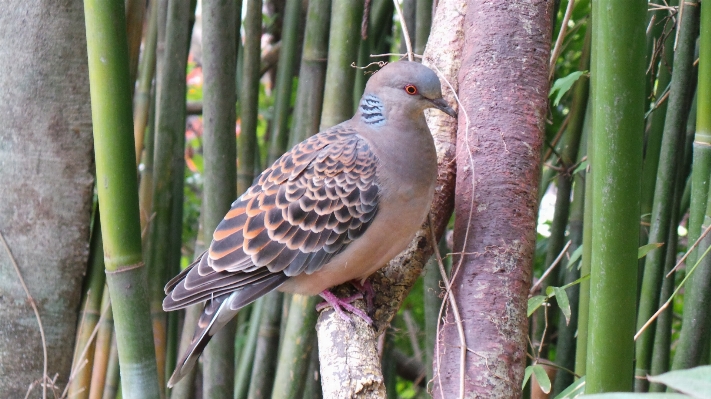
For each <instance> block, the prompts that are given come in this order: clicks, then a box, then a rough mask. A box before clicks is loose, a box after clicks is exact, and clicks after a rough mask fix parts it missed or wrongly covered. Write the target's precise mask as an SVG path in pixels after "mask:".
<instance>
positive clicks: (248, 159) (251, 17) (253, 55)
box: [237, 0, 262, 194]
mask: <svg viewBox="0 0 711 399" xmlns="http://www.w3.org/2000/svg"><path fill="white" fill-rule="evenodd" d="M261 37H262V0H247V13H246V15H245V18H244V56H243V66H242V90H241V95H240V102H239V103H240V107H241V108H242V109H241V111H242V117H241V123H240V134H239V143H238V147H237V148H238V153H237V157H238V158H237V159H238V162H239V164H238V168H237V193H238V194H241V193H243V192H245V191H246V190H247V189H248V188H249V187H250V186H251V185H252V179H254V176H255V175H256V170H255V168H256V162H255V156H254V155H255V153H256V148H257V114H258V111H259V108H258V107H259V77H260V76H259V53H260V40H261Z"/></svg>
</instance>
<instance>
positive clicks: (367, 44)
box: [353, 0, 393, 112]
mask: <svg viewBox="0 0 711 399" xmlns="http://www.w3.org/2000/svg"><path fill="white" fill-rule="evenodd" d="M392 4H393V2H392V1H391V0H375V1H372V2H371V6H370V9H371V11H370V15H369V18H368V20H369V21H368V32H367V36H368V37H367V38H366V39H365V40H361V42H360V46H359V47H358V61H357V63H356V65H358V66H359V67H361V68H364V67H367V66H368V65H369V64H370V62H371V61H372V59H371V58H370V55H371V54H377V53H386V52H388V50H383V51H373V50H374V49H375V48H376V46H377V43H378V42H380V41H383V39H384V38H383V37H382V33H383V28H384V27H385V25H387V21H388V20H389V21H390V23H392V18H393V7H392ZM387 6H390V7H387ZM386 36H387V35H386ZM372 71H373V68H370V69H362V70H361V69H358V70H357V71H356V74H355V82H354V84H353V112H355V111H356V110H357V108H358V102H359V101H360V98H361V97H362V96H363V92H364V91H365V85H366V83H368V79H369V78H370V76H371V73H372Z"/></svg>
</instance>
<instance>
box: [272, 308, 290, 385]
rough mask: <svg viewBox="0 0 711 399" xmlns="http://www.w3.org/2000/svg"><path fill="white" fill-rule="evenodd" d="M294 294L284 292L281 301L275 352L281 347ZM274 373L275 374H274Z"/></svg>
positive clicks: (279, 351) (279, 350)
mask: <svg viewBox="0 0 711 399" xmlns="http://www.w3.org/2000/svg"><path fill="white" fill-rule="evenodd" d="M293 296H294V294H285V295H284V298H283V299H282V301H281V319H280V320H279V349H278V351H277V354H279V353H281V348H282V345H283V343H284V337H285V336H286V323H287V322H288V321H289V310H290V309H291V298H292V297H293ZM275 375H276V374H275Z"/></svg>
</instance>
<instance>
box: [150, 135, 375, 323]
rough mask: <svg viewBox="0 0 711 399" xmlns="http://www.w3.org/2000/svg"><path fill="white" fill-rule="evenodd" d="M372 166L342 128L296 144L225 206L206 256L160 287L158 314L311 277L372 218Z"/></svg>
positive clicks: (357, 139) (365, 148)
mask: <svg viewBox="0 0 711 399" xmlns="http://www.w3.org/2000/svg"><path fill="white" fill-rule="evenodd" d="M377 165H378V159H377V157H376V156H375V154H374V153H373V151H372V150H371V149H370V145H369V143H368V142H367V141H365V140H364V139H363V138H362V137H361V136H359V135H358V134H357V132H356V131H355V130H352V129H348V128H345V127H342V126H337V127H335V128H333V129H331V130H328V131H326V132H322V133H319V134H317V135H315V136H312V137H311V138H309V139H307V140H305V141H304V142H302V143H300V144H299V145H297V146H296V147H294V148H293V149H292V150H291V151H290V152H288V153H286V154H284V155H283V156H282V157H281V158H279V160H277V161H276V162H275V163H274V165H272V166H271V167H270V168H269V169H267V170H265V171H264V172H263V173H262V174H261V175H260V176H259V177H258V179H257V182H256V183H255V185H253V186H252V187H250V188H249V189H248V190H247V191H246V192H245V193H244V194H243V195H242V196H240V198H238V199H237V200H236V201H235V202H233V203H232V207H231V209H230V211H229V212H228V213H227V214H226V215H225V217H224V219H223V220H222V222H221V223H220V224H219V225H218V227H217V229H216V230H215V232H214V234H213V241H212V244H211V245H210V248H209V249H208V251H206V253H204V254H203V255H201V256H200V257H198V259H196V261H195V262H194V263H193V264H192V265H191V266H190V267H189V268H188V269H186V270H185V271H183V272H182V273H180V274H179V275H178V276H176V277H175V278H173V279H172V280H171V281H170V282H169V283H168V285H166V294H167V297H166V299H165V301H164V304H163V307H164V308H165V309H166V310H172V309H179V308H182V307H185V306H188V305H190V304H193V303H197V302H200V301H204V300H206V299H209V298H211V297H213V296H214V295H216V294H218V293H219V294H225V293H228V292H231V291H235V290H238V289H240V288H242V287H245V286H246V285H249V284H255V283H258V282H260V281H263V280H266V279H268V278H270V277H271V276H274V275H282V276H284V277H283V278H284V280H286V278H288V277H290V276H296V275H299V274H301V273H307V274H311V273H314V272H316V271H318V270H319V269H321V267H322V266H323V265H325V264H327V263H328V262H329V261H330V260H331V259H332V258H333V257H334V256H335V255H337V254H338V253H340V252H341V251H343V250H344V249H345V248H346V247H347V246H348V244H349V243H351V242H352V241H353V240H355V239H356V238H358V237H360V236H361V235H362V234H363V233H364V232H365V230H366V229H367V228H368V226H369V225H370V223H371V222H372V220H373V218H374V216H375V215H376V214H377V212H378V201H379V194H380V187H379V185H378V182H377V179H376V172H377Z"/></svg>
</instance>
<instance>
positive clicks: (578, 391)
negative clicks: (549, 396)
mask: <svg viewBox="0 0 711 399" xmlns="http://www.w3.org/2000/svg"><path fill="white" fill-rule="evenodd" d="M584 393H585V376H582V377H580V379H578V380H577V381H575V382H573V383H572V384H570V385H569V386H568V387H567V388H565V389H564V390H563V392H561V393H559V394H558V395H557V396H556V397H555V398H554V399H573V398H577V397H578V396H580V395H582V394H584Z"/></svg>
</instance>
